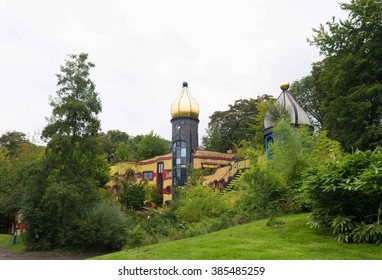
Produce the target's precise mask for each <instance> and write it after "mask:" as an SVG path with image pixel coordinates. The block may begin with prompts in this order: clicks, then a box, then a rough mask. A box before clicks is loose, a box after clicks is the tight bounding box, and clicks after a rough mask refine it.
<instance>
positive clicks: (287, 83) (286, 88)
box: [280, 82, 289, 90]
mask: <svg viewBox="0 0 382 280" xmlns="http://www.w3.org/2000/svg"><path fill="white" fill-rule="evenodd" d="M280 88H281V90H288V89H289V82H282V83H281V84H280Z"/></svg>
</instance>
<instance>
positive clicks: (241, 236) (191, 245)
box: [94, 214, 382, 260]
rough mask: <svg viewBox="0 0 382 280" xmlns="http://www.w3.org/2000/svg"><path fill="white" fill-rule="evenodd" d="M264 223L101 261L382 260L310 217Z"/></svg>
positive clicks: (374, 250) (380, 252)
mask: <svg viewBox="0 0 382 280" xmlns="http://www.w3.org/2000/svg"><path fill="white" fill-rule="evenodd" d="M278 220H280V221H283V222H284V223H283V224H281V225H275V226H267V220H260V221H256V222H252V223H248V224H244V225H241V226H236V227H232V228H229V229H226V230H221V231H218V232H214V233H211V234H206V235H202V236H197V237H192V238H186V239H181V240H177V241H172V242H165V243H159V244H154V245H150V246H145V247H140V248H134V249H129V250H123V251H120V252H116V253H112V254H107V255H103V256H98V257H95V258H94V259H101V260H154V259H156V260H165V259H169V260H238V259H239V260H252V259H261V260H276V259H277V260H342V259H343V260H345V259H347V260H349V259H359V260H375V259H377V260H382V246H376V245H370V244H346V243H339V242H337V241H336V240H335V239H334V237H333V236H332V235H330V234H328V233H326V234H325V233H323V232H321V233H318V231H317V230H314V229H311V228H309V226H307V225H306V222H307V214H299V215H290V216H284V217H281V218H279V219H278Z"/></svg>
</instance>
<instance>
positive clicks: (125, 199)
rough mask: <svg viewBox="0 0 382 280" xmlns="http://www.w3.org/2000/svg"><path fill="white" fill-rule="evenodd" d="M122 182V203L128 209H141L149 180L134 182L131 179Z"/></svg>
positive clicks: (120, 194) (119, 195)
mask: <svg viewBox="0 0 382 280" xmlns="http://www.w3.org/2000/svg"><path fill="white" fill-rule="evenodd" d="M121 183H122V191H121V192H120V193H119V194H118V197H119V201H120V202H121V204H122V205H123V206H125V207H126V209H127V210H141V209H142V207H143V205H144V201H145V198H146V195H147V189H148V184H147V182H146V181H143V182H140V183H133V182H131V181H129V180H123V181H122V182H121Z"/></svg>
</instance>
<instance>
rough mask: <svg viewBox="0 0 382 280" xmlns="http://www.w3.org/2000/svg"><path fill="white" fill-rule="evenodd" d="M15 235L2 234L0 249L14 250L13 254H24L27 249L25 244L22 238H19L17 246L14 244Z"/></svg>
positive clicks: (0, 236)
mask: <svg viewBox="0 0 382 280" xmlns="http://www.w3.org/2000/svg"><path fill="white" fill-rule="evenodd" d="M12 240H13V235H10V234H0V248H6V249H12V251H13V252H15V253H16V252H22V251H24V249H25V246H24V244H23V243H22V241H21V237H20V236H18V237H17V239H16V244H14V245H13V244H12Z"/></svg>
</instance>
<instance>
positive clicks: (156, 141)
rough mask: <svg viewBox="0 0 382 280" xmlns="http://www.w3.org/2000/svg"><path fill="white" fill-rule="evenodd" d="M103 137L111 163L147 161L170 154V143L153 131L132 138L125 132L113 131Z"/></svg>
mask: <svg viewBox="0 0 382 280" xmlns="http://www.w3.org/2000/svg"><path fill="white" fill-rule="evenodd" d="M103 137H104V139H105V145H104V146H105V149H107V151H108V154H109V161H110V162H111V163H117V162H120V161H139V160H145V159H149V158H152V157H155V156H159V155H163V154H167V153H169V152H170V150H169V147H170V141H168V140H166V139H164V138H162V137H160V136H159V135H158V134H155V133H154V132H153V131H150V132H149V133H148V134H145V135H137V136H135V137H132V136H129V135H128V134H126V133H124V132H121V131H118V130H112V131H108V132H107V133H106V135H104V136H103Z"/></svg>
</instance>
